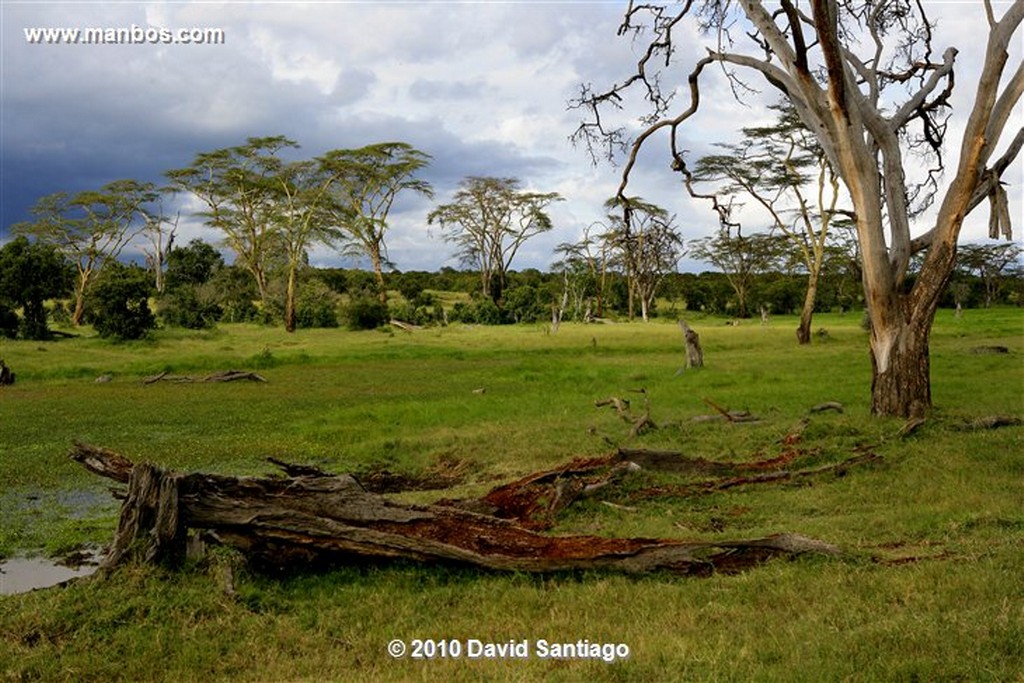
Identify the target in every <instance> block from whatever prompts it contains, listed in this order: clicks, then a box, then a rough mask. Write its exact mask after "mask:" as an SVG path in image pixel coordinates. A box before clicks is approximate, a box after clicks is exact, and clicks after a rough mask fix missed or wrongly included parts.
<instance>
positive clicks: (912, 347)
mask: <svg viewBox="0 0 1024 683" xmlns="http://www.w3.org/2000/svg"><path fill="white" fill-rule="evenodd" d="M930 327H931V325H930V323H928V324H922V323H920V322H911V323H901V324H896V325H893V326H892V327H889V328H886V329H883V330H878V331H876V330H875V328H874V327H873V328H872V333H871V368H872V376H871V412H872V413H873V414H875V415H889V416H896V417H923V416H924V414H925V412H926V411H927V410H928V409H929V408H931V405H932V394H931V380H930V370H929V368H930V363H929V358H928V333H929V331H930Z"/></svg>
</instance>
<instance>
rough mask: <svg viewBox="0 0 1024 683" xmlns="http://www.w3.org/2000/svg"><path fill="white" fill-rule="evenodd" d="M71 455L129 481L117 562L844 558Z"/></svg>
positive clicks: (826, 549) (323, 477) (578, 563)
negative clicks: (240, 556) (218, 551)
mask: <svg viewBox="0 0 1024 683" xmlns="http://www.w3.org/2000/svg"><path fill="white" fill-rule="evenodd" d="M71 458H72V459H74V460H76V461H78V462H80V463H82V464H83V465H84V466H85V467H86V468H88V469H89V470H91V471H92V472H95V473H97V474H100V475H102V476H105V477H109V478H112V479H115V480H117V481H121V482H124V483H128V485H129V494H128V498H127V499H126V500H125V502H124V504H123V505H122V509H121V522H120V524H119V527H118V534H117V536H116V538H115V543H114V547H113V549H112V550H111V551H110V554H109V555H108V558H107V560H106V562H105V566H106V567H108V568H110V567H113V566H115V565H116V564H118V563H120V562H122V561H124V560H125V559H126V558H128V557H132V556H136V557H138V556H139V553H140V552H141V559H144V560H145V561H148V562H164V563H169V564H173V563H174V562H175V561H177V560H178V559H179V558H180V557H181V555H182V553H183V548H184V543H185V538H186V532H187V530H188V529H190V528H191V529H205V530H208V531H209V532H210V533H211V534H212V536H213V538H214V539H216V540H217V541H219V542H220V543H222V544H225V545H228V546H231V547H233V548H236V549H238V550H240V551H241V552H243V553H244V554H245V555H246V556H247V557H248V558H249V559H250V561H252V562H254V563H255V564H257V565H261V566H266V567H268V568H274V567H288V566H292V567H294V566H304V565H308V564H310V563H313V562H328V563H330V562H345V561H352V560H367V559H370V560H376V561H381V560H395V559H407V560H414V561H419V562H435V563H455V564H463V565H470V566H476V567H482V568H486V569H493V570H511V571H526V572H552V571H563V570H578V569H610V570H616V571H622V572H627V573H642V572H652V571H662V570H668V571H673V572H679V573H683V574H697V575H707V574H710V573H713V572H715V571H720V572H730V571H738V570H742V569H745V568H749V567H751V566H754V565H756V564H759V563H761V562H763V561H765V560H767V559H769V558H772V557H778V556H794V555H797V554H802V553H808V552H811V553H821V554H827V555H837V554H838V553H839V551H838V549H836V548H835V547H834V546H831V545H829V544H827V543H823V542H821V541H816V540H813V539H809V538H805V537H803V536H799V535H796V534H779V535H775V536H769V537H767V538H759V539H752V540H741V541H715V542H685V541H679V540H673V539H645V538H628V539H625V538H601V537H597V536H545V535H542V534H538V533H536V532H533V531H530V530H529V529H526V528H524V527H522V526H520V525H519V524H518V523H516V522H514V521H510V520H506V519H499V518H497V517H492V516H488V515H483V514H478V513H474V512H470V511H467V510H465V509H461V508H457V507H449V506H443V505H403V504H400V503H396V502H393V501H391V500H389V499H387V498H385V497H383V496H379V495H376V494H372V493H368V492H366V491H365V490H364V489H363V488H362V486H360V485H359V482H358V481H356V479H354V478H353V477H352V476H350V475H338V476H334V475H329V474H326V473H324V472H320V471H318V470H314V469H312V468H305V467H303V468H299V467H287V466H286V467H285V469H286V471H287V472H288V474H290V475H292V476H289V477H287V478H260V477H226V476H221V475H212V474H180V473H175V472H169V471H164V470H161V469H159V468H156V467H154V466H152V465H147V464H135V463H133V462H131V461H130V460H128V459H127V458H125V457H124V456H121V455H119V454H117V453H114V452H112V451H108V450H106V449H101V448H95V447H91V446H86V445H84V444H76V445H75V448H74V449H73V450H72V452H71Z"/></svg>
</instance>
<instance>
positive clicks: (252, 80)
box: [0, 1, 1024, 269]
mask: <svg viewBox="0 0 1024 683" xmlns="http://www.w3.org/2000/svg"><path fill="white" fill-rule="evenodd" d="M998 6H1001V5H998V3H997V7H998ZM928 7H929V9H930V10H931V11H933V13H934V14H935V15H937V17H938V19H939V26H938V28H937V29H936V44H937V52H941V50H942V49H943V48H944V47H945V45H946V44H952V43H959V44H960V46H961V55H960V58H959V59H960V62H961V65H962V67H963V73H962V75H959V74H958V83H957V90H956V91H955V98H956V100H955V103H956V105H957V106H958V107H959V108H960V109H959V110H958V111H962V108H963V107H964V106H967V105H969V104H970V98H971V81H972V76H971V75H970V71H971V69H972V68H976V65H977V63H978V57H977V47H978V46H977V45H972V44H971V43H970V40H965V39H964V36H965V35H966V36H973V35H981V34H982V33H983V29H984V26H983V22H984V18H983V11H982V10H981V8H980V4H979V3H976V2H963V3H938V2H929V3H928ZM624 8H625V3H621V4H620V3H608V2H597V1H595V2H550V3H515V2H508V3H409V2H401V3H399V2H393V3H389V2H378V3H370V2H328V3H275V2H268V3H247V4H242V3H233V2H230V3H229V2H225V3H216V2H167V3H158V2H154V3H135V4H128V3H107V4H99V3H80V4H78V3H57V2H53V3H31V4H28V3H26V4H17V5H11V4H6V3H5V4H2V5H0V12H2V14H3V19H4V22H3V25H4V29H3V31H4V33H3V36H2V39H3V41H4V69H3V74H2V79H3V84H2V85H3V91H4V100H3V108H4V111H3V113H4V132H3V140H2V144H3V148H4V160H5V161H4V163H5V165H6V166H7V168H6V169H5V178H7V179H8V180H5V181H4V182H5V183H13V181H11V180H10V178H12V177H13V176H17V177H18V183H20V184H19V186H18V187H19V188H20V187H25V188H30V189H26V190H24V191H31V192H34V193H36V196H38V195H39V194H46V193H49V192H53V191H57V190H74V189H80V188H76V187H68V186H67V184H68V183H89V182H92V181H94V180H95V184H100V183H101V182H106V181H107V180H110V179H113V178H116V177H124V176H130V175H138V176H146V177H145V178H144V179H149V180H159V179H160V173H161V172H162V171H164V170H166V169H168V168H172V167H174V166H178V165H183V164H186V163H188V161H189V160H190V159H191V158H192V156H193V155H194V154H195V153H197V152H200V151H205V150H209V149H213V148H216V147H220V146H226V145H232V144H238V143H240V142H241V141H243V140H244V139H245V138H246V137H248V136H254V135H255V136H258V135H275V134H284V135H287V136H289V137H292V138H294V139H296V140H298V141H299V142H300V143H301V144H302V146H303V152H304V153H309V154H319V153H321V152H323V151H325V150H327V149H330V148H337V147H355V146H361V145H364V144H369V143H371V142H377V141H380V140H405V141H408V142H410V143H412V144H414V145H415V146H417V147H419V148H420V149H422V150H424V151H426V152H429V153H430V154H432V155H433V156H434V162H433V164H432V165H431V167H430V168H429V169H428V171H427V177H428V179H429V180H431V181H432V182H433V183H434V184H435V189H436V190H437V192H438V200H439V201H444V200H446V199H447V197H448V195H449V194H450V192H452V191H453V190H454V188H455V186H456V184H457V183H458V181H459V179H461V178H462V177H464V176H466V175H485V174H486V175H500V176H516V177H519V178H521V179H522V181H523V182H524V184H525V185H528V186H530V187H533V188H535V189H538V190H544V191H557V192H560V193H561V194H562V195H563V196H565V197H566V198H567V200H568V201H567V202H565V203H563V204H560V205H559V206H558V207H557V208H555V209H553V210H552V214H553V216H554V218H555V225H556V228H555V230H554V231H553V233H552V234H551V235H550V236H546V237H545V238H544V239H543V240H538V242H537V248H536V249H533V248H531V249H529V250H527V251H526V252H524V254H523V257H524V258H523V259H522V260H521V261H520V262H519V263H517V267H527V266H528V265H532V266H536V267H542V268H545V267H547V266H548V265H549V264H550V261H551V260H552V259H551V256H550V254H544V253H542V252H543V248H550V246H551V245H553V244H557V243H558V242H561V241H565V240H570V239H577V238H578V237H579V236H580V235H581V234H582V230H583V228H585V226H586V225H588V224H589V223H591V222H593V221H595V220H601V219H602V218H603V209H602V208H601V205H602V203H603V202H604V200H605V199H607V198H608V197H609V196H611V195H612V194H614V192H615V190H616V187H617V185H618V180H619V172H620V169H617V168H612V167H609V166H608V165H604V164H602V165H598V166H597V167H594V166H592V165H591V163H590V160H589V158H588V157H587V155H586V153H585V151H584V150H582V149H573V148H572V146H571V145H570V144H569V142H568V139H567V138H568V136H569V135H570V134H571V133H572V132H573V130H574V129H575V128H576V125H577V123H578V122H579V120H580V118H581V117H582V116H583V115H584V113H583V112H581V111H575V110H567V109H566V104H567V102H568V101H569V100H570V99H571V98H573V97H574V96H576V95H577V93H578V88H579V86H580V84H584V83H591V84H593V86H594V88H595V89H598V90H600V89H603V88H606V87H608V86H610V85H611V84H612V83H614V82H617V81H621V80H623V79H624V78H626V77H628V76H629V75H630V74H631V73H632V70H633V69H634V67H635V64H636V60H637V59H638V58H639V56H640V54H641V51H642V43H633V42H631V41H630V40H629V39H628V37H619V36H616V29H617V27H618V24H619V21H620V19H621V16H622V12H623V10H624ZM130 24H139V25H147V26H148V25H153V26H160V27H166V28H186V27H219V28H222V29H224V32H225V35H226V39H227V40H226V43H225V44H224V45H209V46H182V45H120V46H116V45H115V46H68V45H49V46H47V45H34V46H30V45H27V44H26V43H25V41H24V37H23V34H22V29H23V28H25V27H31V26H40V27H42V26H83V27H84V26H112V27H117V26H127V25H130ZM676 37H677V45H678V47H679V51H678V53H677V54H676V57H675V58H676V60H677V61H678V62H679V64H680V67H679V68H677V69H674V70H673V71H672V72H671V75H670V76H668V77H667V80H666V81H665V82H666V83H672V82H674V83H678V84H685V76H686V74H687V73H688V71H689V69H690V65H691V64H692V63H693V61H694V60H695V59H697V58H698V57H699V56H700V55H702V54H703V49H704V47H703V46H704V45H705V44H706V43H707V41H708V39H707V38H706V37H703V36H701V35H699V33H698V32H697V31H696V29H694V28H692V27H691V26H689V25H687V26H685V27H684V26H683V25H680V27H679V28H678V29H677V34H676ZM1020 59H1021V54H1020V46H1019V45H1018V46H1016V47H1015V52H1014V53H1013V54H1012V55H1011V60H1017V61H1018V62H1019V61H1020ZM1011 63H1012V62H1011ZM707 76H708V77H709V79H711V80H710V81H709V83H711V82H714V83H715V85H713V86H711V87H710V88H709V89H707V90H706V91H705V97H704V98H703V102H702V107H701V112H700V114H699V115H698V116H697V117H695V118H694V119H693V120H692V121H691V122H689V123H688V124H687V127H686V128H685V130H684V131H683V136H684V137H683V138H682V140H681V144H682V146H683V147H684V148H686V149H688V150H690V155H691V156H690V158H693V159H696V158H697V157H698V156H700V155H701V154H704V153H707V152H708V151H710V150H711V149H712V148H711V147H710V145H711V143H712V142H714V141H716V140H720V139H728V138H732V137H733V136H735V135H736V133H737V131H738V129H739V128H740V127H742V126H749V125H753V124H756V123H759V122H763V121H764V120H765V119H766V115H765V112H764V111H763V109H762V108H761V107H760V106H759V105H760V103H761V102H763V101H764V100H765V99H767V100H768V101H771V100H773V99H774V97H773V96H771V95H770V93H768V92H767V91H768V88H767V86H763V87H764V89H765V94H764V95H763V96H761V97H757V96H753V95H750V94H746V95H744V97H743V99H744V100H746V103H745V104H744V103H739V102H737V101H736V99H735V98H734V97H733V95H732V93H731V92H730V91H729V90H728V89H727V88H726V87H724V80H723V77H722V75H721V72H720V71H718V70H712V71H709V72H708V73H707ZM754 84H755V85H758V84H756V83H754ZM677 97H678V99H679V104H682V103H683V102H684V101H685V100H686V99H687V98H688V92H687V91H686V90H685V88H680V89H679V94H678V96H677ZM754 105H757V106H754ZM643 106H644V105H643V103H642V102H636V101H634V102H631V101H627V102H624V107H625V108H624V110H623V111H622V113H621V114H620V115H619V116H616V115H614V114H613V113H611V112H610V111H609V112H606V115H607V116H608V120H609V121H619V122H622V123H626V124H628V125H630V126H631V129H632V130H637V126H636V124H635V122H633V121H632V119H633V117H635V115H636V114H637V113H639V112H640V111H642V109H643ZM1021 116H1022V117H1024V114H1022V115H1021ZM1018 121H1020V119H1019V118H1018ZM1021 123H1024V121H1021ZM1018 125H1019V124H1018ZM960 130H962V121H960V120H959V119H955V122H954V124H953V126H952V127H951V137H955V136H956V135H957V134H958V131H960ZM653 142H654V144H653V146H652V147H651V148H650V149H649V150H648V151H647V152H645V154H644V155H643V157H642V159H641V161H640V164H639V165H638V167H637V170H636V174H635V177H634V179H633V183H632V185H631V187H630V194H638V195H641V196H644V197H645V198H647V199H650V200H652V201H655V202H658V203H660V204H662V205H663V206H665V207H666V208H668V209H669V210H670V211H672V212H675V213H676V214H678V217H679V224H680V226H681V228H682V232H683V235H684V237H686V238H693V237H697V236H699V235H701V234H706V233H707V232H708V231H710V230H713V229H714V226H715V222H714V216H713V214H712V213H711V211H710V210H709V209H708V207H707V206H706V204H704V203H702V202H694V201H691V200H690V199H689V198H688V197H687V196H686V195H685V192H684V190H683V189H682V186H681V184H680V179H679V177H678V174H675V173H672V171H671V170H670V169H669V167H668V158H667V151H666V144H665V142H664V140H655V141H653ZM954 162H955V160H952V159H951V160H950V163H954ZM1006 179H1007V181H1008V182H1009V183H1010V184H1011V187H1012V190H1011V192H1012V197H1013V205H1012V207H1011V211H1013V212H1014V216H1015V217H1016V216H1020V215H1021V214H1022V210H1021V201H1020V197H1021V191H1020V187H1021V185H1022V184H1024V173H1022V171H1021V164H1017V165H1016V166H1015V167H1014V168H1013V169H1011V171H1010V172H1009V173H1008V174H1007V176H1006ZM12 186H13V185H12ZM34 199H35V196H32V197H28V198H27V199H21V200H20V201H21V206H22V207H24V206H27V205H28V204H31V202H32V201H34ZM16 203H17V202H14V203H12V201H11V199H10V197H9V196H8V197H5V199H4V206H5V207H8V206H13V205H14V204H16ZM429 208H430V204H429V202H422V201H418V200H417V201H413V202H410V203H408V204H406V205H401V206H398V207H396V210H395V212H394V213H393V216H392V235H393V237H392V241H391V243H390V244H389V246H390V249H391V255H392V257H393V259H394V260H395V261H396V262H397V263H398V265H399V267H401V268H403V269H411V268H422V269H431V268H436V267H439V266H440V265H442V264H446V263H448V264H452V263H451V262H450V260H449V254H450V252H451V248H450V246H449V245H446V244H444V243H442V242H441V241H440V240H438V239H437V238H436V235H435V236H434V237H431V236H430V235H429V233H428V231H427V230H426V226H425V216H426V213H427V211H429ZM7 210H8V209H7V208H5V211H7ZM10 210H11V211H13V209H10ZM7 215H8V214H7V213H5V216H7ZM20 218H21V217H18V218H17V219H20ZM1022 222H1024V221H1022ZM986 224H987V212H986V210H985V209H984V208H982V209H979V210H978V211H977V212H975V213H974V214H972V216H971V217H970V220H969V222H968V224H967V225H966V226H965V229H964V235H965V237H966V238H969V239H974V238H976V237H981V236H983V235H984V233H985V232H986V228H985V225H986ZM183 225H187V226H188V231H194V232H195V234H197V235H198V234H206V233H201V230H205V229H204V228H200V227H198V223H197V222H196V221H195V220H193V219H188V220H187V221H185V222H184V223H183ZM922 229H923V228H922ZM330 258H331V255H330V252H329V251H326V250H320V251H318V252H317V253H316V254H315V255H314V261H317V262H319V261H318V259H323V260H327V259H330ZM527 258H532V259H534V261H535V262H532V263H528V262H527V260H526V259H527ZM452 265H454V264H452Z"/></svg>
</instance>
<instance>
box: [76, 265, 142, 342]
mask: <svg viewBox="0 0 1024 683" xmlns="http://www.w3.org/2000/svg"><path fill="white" fill-rule="evenodd" d="M152 293H153V282H152V278H151V276H150V274H149V273H148V272H146V271H145V270H143V269H142V268H139V267H138V266H123V265H121V264H120V263H117V262H111V263H108V264H107V265H106V266H105V267H104V269H103V272H102V274H101V275H100V278H99V279H98V280H97V281H96V284H95V285H93V287H92V289H91V290H90V291H89V295H88V298H87V303H86V305H87V307H88V311H89V320H90V321H91V322H92V325H93V327H94V328H96V332H97V333H98V334H99V335H100V336H101V337H103V338H104V339H115V340H118V341H121V340H128V339H141V338H143V337H145V336H146V335H147V334H148V333H149V331H150V330H152V329H153V328H154V327H156V317H155V316H154V315H153V311H151V310H150V308H149V297H150V295H151V294H152Z"/></svg>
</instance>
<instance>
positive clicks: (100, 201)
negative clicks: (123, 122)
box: [12, 180, 159, 325]
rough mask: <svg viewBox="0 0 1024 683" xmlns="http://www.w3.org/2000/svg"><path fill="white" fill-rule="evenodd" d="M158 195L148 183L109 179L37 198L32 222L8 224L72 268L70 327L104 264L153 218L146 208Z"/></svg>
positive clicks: (82, 310) (79, 315)
mask: <svg viewBox="0 0 1024 683" xmlns="http://www.w3.org/2000/svg"><path fill="white" fill-rule="evenodd" d="M158 196H159V194H158V193H157V191H156V188H155V186H154V185H153V183H142V182H139V181H136V180H115V181H114V182H111V183H107V184H106V185H104V186H103V187H101V188H100V189H99V190H86V191H83V192H79V193H77V194H75V195H74V196H71V195H68V194H67V193H65V192H57V193H55V194H51V195H47V196H45V197H41V198H40V199H39V200H38V201H37V202H36V204H35V206H34V207H33V208H32V213H33V215H35V216H36V220H34V221H31V222H25V223H18V224H16V225H14V226H13V228H12V230H13V232H14V233H16V234H22V235H32V236H34V237H35V238H36V239H38V240H39V241H41V242H43V243H44V244H51V245H53V246H54V247H56V248H57V250H58V251H59V252H60V253H62V254H63V255H64V256H65V257H66V258H67V259H68V260H70V261H71V262H72V263H73V264H74V265H75V269H76V271H77V277H76V279H75V285H74V297H75V310H74V312H73V313H72V315H71V322H72V323H73V324H75V325H80V324H81V322H82V316H83V315H84V313H85V299H86V294H87V293H88V291H89V288H90V287H91V286H92V284H93V282H94V280H95V279H96V276H97V275H98V274H99V273H100V271H101V270H102V269H103V267H104V264H106V263H109V262H112V261H116V260H117V257H118V256H120V255H121V252H122V251H123V250H124V248H125V247H126V246H127V245H128V244H129V243H131V241H132V240H134V239H135V237H136V236H137V235H138V234H139V233H140V232H141V231H142V230H144V229H145V226H146V225H147V224H148V223H149V222H150V221H152V220H153V216H152V215H151V214H150V213H149V212H148V211H147V209H146V206H147V205H148V204H150V203H151V202H153V201H154V200H156V198H157V197H158Z"/></svg>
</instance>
